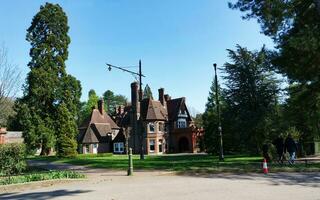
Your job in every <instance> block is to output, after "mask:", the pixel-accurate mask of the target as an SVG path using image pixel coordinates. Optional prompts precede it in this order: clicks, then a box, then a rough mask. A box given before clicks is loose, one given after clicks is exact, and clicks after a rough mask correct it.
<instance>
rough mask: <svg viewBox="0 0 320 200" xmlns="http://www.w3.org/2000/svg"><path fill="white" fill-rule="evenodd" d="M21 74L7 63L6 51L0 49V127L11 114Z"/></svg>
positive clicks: (14, 66)
mask: <svg viewBox="0 0 320 200" xmlns="http://www.w3.org/2000/svg"><path fill="white" fill-rule="evenodd" d="M20 75H21V72H20V70H19V68H18V66H17V65H14V64H12V63H10V62H9V61H8V51H7V49H6V48H5V46H4V45H2V46H1V47H0V126H4V125H6V123H7V120H8V117H9V116H10V115H12V114H13V108H12V106H13V101H14V98H15V96H16V94H17V92H18V90H19V87H20V81H21V80H20Z"/></svg>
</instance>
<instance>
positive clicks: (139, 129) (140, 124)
mask: <svg viewBox="0 0 320 200" xmlns="http://www.w3.org/2000/svg"><path fill="white" fill-rule="evenodd" d="M141 101H142V72H141V60H139V102H141ZM140 110H141V103H140ZM140 117H141V115H140ZM138 132H140V160H144V148H143V143H144V135H143V132H144V131H143V126H142V121H141V120H138Z"/></svg>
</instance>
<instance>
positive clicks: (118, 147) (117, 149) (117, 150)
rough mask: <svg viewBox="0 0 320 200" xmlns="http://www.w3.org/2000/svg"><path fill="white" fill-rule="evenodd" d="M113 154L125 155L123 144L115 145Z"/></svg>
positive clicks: (117, 143)
mask: <svg viewBox="0 0 320 200" xmlns="http://www.w3.org/2000/svg"><path fill="white" fill-rule="evenodd" d="M113 152H114V153H123V152H124V145H123V142H116V143H113Z"/></svg>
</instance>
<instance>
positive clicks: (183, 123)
mask: <svg viewBox="0 0 320 200" xmlns="http://www.w3.org/2000/svg"><path fill="white" fill-rule="evenodd" d="M177 127H178V128H187V121H186V119H178V122H177Z"/></svg>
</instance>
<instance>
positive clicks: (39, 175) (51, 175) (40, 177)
mask: <svg viewBox="0 0 320 200" xmlns="http://www.w3.org/2000/svg"><path fill="white" fill-rule="evenodd" d="M79 178H85V175H83V174H80V173H77V172H74V171H67V170H64V171H49V172H32V173H28V174H24V175H19V176H14V177H11V178H10V179H0V185H9V184H17V183H28V182H33V181H44V180H53V179H79Z"/></svg>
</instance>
